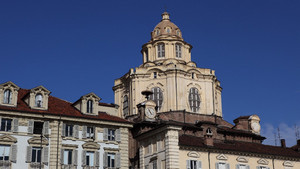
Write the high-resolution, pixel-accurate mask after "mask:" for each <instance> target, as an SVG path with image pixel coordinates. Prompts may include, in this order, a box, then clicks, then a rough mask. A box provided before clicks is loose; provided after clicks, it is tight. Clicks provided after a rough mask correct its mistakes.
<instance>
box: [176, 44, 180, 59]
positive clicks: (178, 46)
mask: <svg viewBox="0 0 300 169" xmlns="http://www.w3.org/2000/svg"><path fill="white" fill-rule="evenodd" d="M175 48H176V57H177V58H181V44H176V45H175Z"/></svg>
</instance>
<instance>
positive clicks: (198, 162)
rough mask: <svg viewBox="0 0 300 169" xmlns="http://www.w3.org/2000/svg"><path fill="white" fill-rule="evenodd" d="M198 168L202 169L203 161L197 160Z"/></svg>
mask: <svg viewBox="0 0 300 169" xmlns="http://www.w3.org/2000/svg"><path fill="white" fill-rule="evenodd" d="M197 169H202V163H201V161H197Z"/></svg>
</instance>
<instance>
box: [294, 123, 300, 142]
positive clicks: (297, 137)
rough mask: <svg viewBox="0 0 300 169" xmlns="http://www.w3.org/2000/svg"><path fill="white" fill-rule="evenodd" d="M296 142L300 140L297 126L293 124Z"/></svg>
mask: <svg viewBox="0 0 300 169" xmlns="http://www.w3.org/2000/svg"><path fill="white" fill-rule="evenodd" d="M295 135H296V141H297V140H299V139H300V133H299V126H297V125H296V124H295Z"/></svg>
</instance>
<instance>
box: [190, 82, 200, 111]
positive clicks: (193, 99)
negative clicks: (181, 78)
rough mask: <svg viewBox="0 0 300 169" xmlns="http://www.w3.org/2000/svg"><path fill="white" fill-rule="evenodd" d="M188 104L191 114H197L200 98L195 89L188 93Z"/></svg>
mask: <svg viewBox="0 0 300 169" xmlns="http://www.w3.org/2000/svg"><path fill="white" fill-rule="evenodd" d="M189 103H190V108H191V110H192V112H197V111H198V110H199V108H200V96H199V92H198V89H197V88H194V87H193V88H191V89H190V93H189Z"/></svg>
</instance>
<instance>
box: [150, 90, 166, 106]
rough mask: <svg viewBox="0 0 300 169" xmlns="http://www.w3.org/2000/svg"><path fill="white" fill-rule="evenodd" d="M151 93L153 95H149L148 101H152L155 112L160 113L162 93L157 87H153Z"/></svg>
mask: <svg viewBox="0 0 300 169" xmlns="http://www.w3.org/2000/svg"><path fill="white" fill-rule="evenodd" d="M151 91H152V92H153V94H152V95H150V100H153V101H154V102H155V103H156V107H157V111H160V110H161V108H162V104H163V100H164V99H163V92H162V90H161V89H160V88H159V87H153V88H152V89H151Z"/></svg>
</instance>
